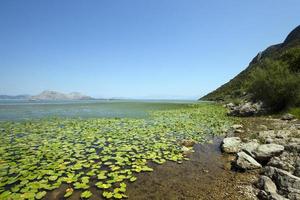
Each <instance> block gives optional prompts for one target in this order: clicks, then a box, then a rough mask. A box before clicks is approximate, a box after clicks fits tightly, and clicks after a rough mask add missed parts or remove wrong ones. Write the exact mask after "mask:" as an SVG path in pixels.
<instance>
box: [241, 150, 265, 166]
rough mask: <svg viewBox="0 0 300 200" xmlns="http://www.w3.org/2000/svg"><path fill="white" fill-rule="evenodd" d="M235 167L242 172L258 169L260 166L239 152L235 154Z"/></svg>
mask: <svg viewBox="0 0 300 200" xmlns="http://www.w3.org/2000/svg"><path fill="white" fill-rule="evenodd" d="M236 165H237V167H239V168H241V169H244V170H249V169H259V168H261V167H262V166H261V164H259V163H258V162H257V161H256V160H255V159H254V158H252V157H251V156H249V155H248V154H246V153H245V152H239V153H238V154H237V160H236Z"/></svg>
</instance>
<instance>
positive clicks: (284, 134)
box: [276, 130, 291, 139]
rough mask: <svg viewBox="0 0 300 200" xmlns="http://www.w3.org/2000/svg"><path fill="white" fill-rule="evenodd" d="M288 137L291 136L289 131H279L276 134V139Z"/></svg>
mask: <svg viewBox="0 0 300 200" xmlns="http://www.w3.org/2000/svg"><path fill="white" fill-rule="evenodd" d="M290 135H291V131H290V130H279V131H278V132H277V133H276V138H282V139H288V138H289V136H290Z"/></svg>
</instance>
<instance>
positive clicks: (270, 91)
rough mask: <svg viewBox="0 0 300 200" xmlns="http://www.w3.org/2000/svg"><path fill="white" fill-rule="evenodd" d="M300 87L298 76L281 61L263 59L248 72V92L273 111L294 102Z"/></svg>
mask: <svg viewBox="0 0 300 200" xmlns="http://www.w3.org/2000/svg"><path fill="white" fill-rule="evenodd" d="M299 89H300V76H299V74H297V73H292V72H291V71H290V69H289V65H288V64H287V63H285V62H282V61H274V60H271V59H265V60H264V61H263V62H262V63H261V66H260V67H259V68H256V69H255V70H254V71H252V73H251V74H250V79H249V80H248V92H249V93H251V94H252V95H253V99H254V100H260V101H262V102H264V103H265V105H266V106H267V107H269V108H270V109H271V110H273V111H279V110H282V109H284V108H286V107H288V106H291V105H293V104H295V103H296V101H297V98H298V95H299Z"/></svg>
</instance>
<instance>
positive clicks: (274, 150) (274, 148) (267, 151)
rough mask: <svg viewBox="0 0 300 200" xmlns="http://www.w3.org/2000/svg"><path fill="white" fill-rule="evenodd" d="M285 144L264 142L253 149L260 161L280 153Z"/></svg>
mask: <svg viewBox="0 0 300 200" xmlns="http://www.w3.org/2000/svg"><path fill="white" fill-rule="evenodd" d="M283 150H284V146H282V145H279V144H262V145H259V146H258V147H257V149H255V150H254V151H253V155H254V157H255V159H256V160H258V161H268V160H269V159H270V158H271V157H273V156H278V155H280V154H281V153H282V152H283Z"/></svg>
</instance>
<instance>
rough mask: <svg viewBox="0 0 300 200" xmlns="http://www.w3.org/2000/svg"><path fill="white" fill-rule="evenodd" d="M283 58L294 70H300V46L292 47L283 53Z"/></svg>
mask: <svg viewBox="0 0 300 200" xmlns="http://www.w3.org/2000/svg"><path fill="white" fill-rule="evenodd" d="M281 60H282V61H284V62H286V63H287V64H288V66H289V69H290V70H291V71H292V72H300V48H291V49H288V50H287V51H285V52H284V53H283V54H282V55H281Z"/></svg>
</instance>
